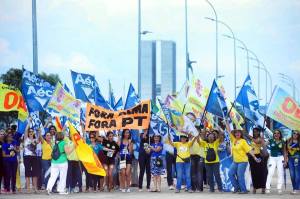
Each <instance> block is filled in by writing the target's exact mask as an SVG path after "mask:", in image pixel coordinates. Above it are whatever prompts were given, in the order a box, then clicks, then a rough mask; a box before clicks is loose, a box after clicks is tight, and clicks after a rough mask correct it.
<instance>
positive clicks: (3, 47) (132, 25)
mask: <svg viewBox="0 0 300 199" xmlns="http://www.w3.org/2000/svg"><path fill="white" fill-rule="evenodd" d="M137 2H138V0H85V1H82V0H52V1H45V0H37V26H38V59H39V60H38V61H39V72H46V73H58V74H59V76H60V78H61V79H62V81H63V82H64V83H66V84H67V85H69V87H72V81H71V74H70V70H74V71H76V72H83V73H89V74H93V75H95V76H96V79H97V81H98V84H99V85H100V89H101V91H102V93H103V94H104V96H107V95H108V81H109V80H110V81H111V84H112V87H113V90H114V93H115V96H117V97H119V96H124V95H125V94H126V93H127V88H128V86H129V83H130V82H132V83H133V85H134V86H135V87H136V90H137V77H138V76H137V73H138V72H137ZM141 2H142V4H141V10H142V22H141V23H142V30H148V31H151V32H152V33H151V34H147V35H143V36H142V39H143V40H173V41H175V42H176V46H177V49H176V51H177V58H176V62H177V85H176V87H177V90H180V88H181V86H182V85H183V83H184V81H185V79H186V75H185V29H184V0H141ZM211 3H212V4H213V5H214V7H215V9H216V11H217V14H218V19H219V20H222V21H223V22H225V23H226V24H228V25H229V26H230V27H231V28H232V29H233V31H234V33H235V36H236V37H237V38H239V39H240V40H242V41H243V42H244V43H245V44H246V45H247V48H248V49H250V50H251V51H253V52H254V53H255V54H256V55H257V56H258V58H259V59H260V60H261V61H262V62H263V63H264V65H265V66H266V68H267V70H268V71H269V72H270V74H271V76H272V80H273V86H275V85H276V84H278V85H280V86H281V87H283V88H284V89H286V90H287V91H288V92H289V93H291V94H292V88H291V87H290V86H289V85H288V84H286V83H285V82H284V81H283V80H282V79H281V78H279V74H278V73H284V74H285V75H288V76H290V77H291V78H292V79H293V80H294V82H295V85H296V88H299V87H300V37H299V35H300V1H299V0H211ZM205 17H211V18H214V13H213V11H212V9H211V7H209V5H208V3H207V2H206V1H205V0H188V34H189V52H190V58H191V60H195V61H197V63H196V64H194V65H193V66H194V76H195V77H196V78H199V79H201V81H202V82H203V84H204V86H206V87H211V84H212V82H213V79H214V77H215V24H214V23H213V22H211V21H209V20H207V19H205ZM31 27H32V23H31V0H0V30H1V31H0V74H2V73H5V72H6V71H7V70H8V69H9V68H11V67H15V68H21V67H22V65H24V67H25V68H26V69H28V70H32V29H31ZM224 34H230V32H229V31H228V29H226V28H225V27H224V26H222V25H221V24H220V25H219V37H218V38H219V75H224V77H223V78H221V79H220V82H221V83H222V85H223V86H224V87H225V90H226V95H227V96H228V97H229V98H231V99H232V100H233V99H234V76H233V74H234V72H233V71H234V56H233V41H232V40H231V39H228V38H226V37H224V36H223V35H224ZM237 45H238V46H239V45H240V44H238V43H237ZM236 52H237V86H241V85H242V84H243V81H244V79H245V78H246V75H247V60H246V53H245V51H243V50H241V49H240V48H237V49H236ZM256 65H257V63H256V62H255V61H252V60H250V76H251V78H252V80H253V83H254V87H255V89H256V91H258V89H257V88H258V70H257V68H255V67H254V66H256ZM268 82H269V80H268ZM269 87H270V86H268V90H267V91H268V92H267V96H266V95H265V93H266V92H265V91H266V90H265V88H266V87H265V73H264V71H261V73H260V98H261V99H262V100H261V103H262V104H264V103H265V102H266V97H267V99H268V98H269V97H270V93H271V91H270V88H269ZM124 88H125V89H124ZM237 92H238V90H237ZM296 94H297V93H296ZM299 95H300V93H298V94H297V95H296V99H297V100H299Z"/></svg>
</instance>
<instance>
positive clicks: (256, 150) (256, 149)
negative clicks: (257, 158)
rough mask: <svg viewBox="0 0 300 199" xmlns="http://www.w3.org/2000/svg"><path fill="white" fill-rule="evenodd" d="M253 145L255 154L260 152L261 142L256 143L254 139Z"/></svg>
mask: <svg viewBox="0 0 300 199" xmlns="http://www.w3.org/2000/svg"><path fill="white" fill-rule="evenodd" d="M251 147H252V149H253V151H254V154H260V148H261V144H256V143H255V142H254V141H252V142H251Z"/></svg>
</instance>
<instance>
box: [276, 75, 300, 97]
mask: <svg viewBox="0 0 300 199" xmlns="http://www.w3.org/2000/svg"><path fill="white" fill-rule="evenodd" d="M279 75H280V77H281V78H282V79H285V80H287V81H289V82H290V83H291V85H292V89H293V98H294V99H295V97H296V85H295V81H294V79H293V78H291V77H290V76H288V75H286V74H283V73H279Z"/></svg>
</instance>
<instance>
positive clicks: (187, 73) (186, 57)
mask: <svg viewBox="0 0 300 199" xmlns="http://www.w3.org/2000/svg"><path fill="white" fill-rule="evenodd" d="M184 8H185V12H184V15H185V67H186V68H185V70H186V79H187V80H189V67H190V66H189V65H190V63H189V62H190V57H189V50H188V47H189V46H188V7H187V0H185V3H184Z"/></svg>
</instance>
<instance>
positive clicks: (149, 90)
mask: <svg viewBox="0 0 300 199" xmlns="http://www.w3.org/2000/svg"><path fill="white" fill-rule="evenodd" d="M139 74H140V75H141V77H140V78H139V79H140V81H141V82H140V84H139V85H141V93H140V94H141V98H142V99H155V98H156V97H157V96H160V97H161V98H162V99H165V98H166V96H167V95H168V94H173V93H175V92H176V43H175V42H173V41H142V42H141V71H140V73H139Z"/></svg>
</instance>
